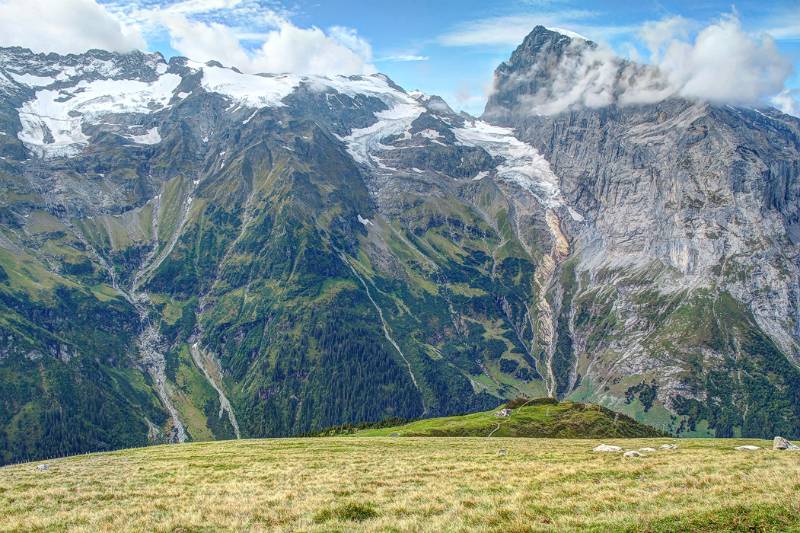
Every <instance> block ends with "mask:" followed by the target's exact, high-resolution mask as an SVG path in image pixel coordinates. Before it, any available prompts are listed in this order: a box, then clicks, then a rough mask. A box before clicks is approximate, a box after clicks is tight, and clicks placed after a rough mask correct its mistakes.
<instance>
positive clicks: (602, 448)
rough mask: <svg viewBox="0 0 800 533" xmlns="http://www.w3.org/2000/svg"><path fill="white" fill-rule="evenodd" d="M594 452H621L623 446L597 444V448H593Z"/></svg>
mask: <svg viewBox="0 0 800 533" xmlns="http://www.w3.org/2000/svg"><path fill="white" fill-rule="evenodd" d="M592 451H593V452H611V453H619V452H621V451H622V448H620V447H619V446H612V445H610V444H601V445H600V446H597V447H596V448H595V449H593V450H592Z"/></svg>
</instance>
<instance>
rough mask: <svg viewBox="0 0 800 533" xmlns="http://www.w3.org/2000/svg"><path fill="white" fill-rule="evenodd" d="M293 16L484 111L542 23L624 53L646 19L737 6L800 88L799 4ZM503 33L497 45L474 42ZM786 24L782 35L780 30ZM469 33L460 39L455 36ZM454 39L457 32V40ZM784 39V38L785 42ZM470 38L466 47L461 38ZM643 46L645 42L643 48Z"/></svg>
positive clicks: (372, 10) (714, 14)
mask: <svg viewBox="0 0 800 533" xmlns="http://www.w3.org/2000/svg"><path fill="white" fill-rule="evenodd" d="M294 9H295V13H296V14H295V15H294V16H293V17H292V20H293V22H295V23H296V24H299V25H303V26H307V25H317V26H321V27H329V26H332V25H346V26H350V27H353V28H355V29H357V30H358V33H359V35H361V36H363V37H364V38H366V39H367V40H368V41H369V42H370V43H371V44H372V47H373V50H374V57H375V59H376V60H375V64H376V66H377V67H378V69H379V70H380V71H382V72H385V73H386V74H388V75H389V76H390V77H392V78H393V79H394V80H395V81H396V82H397V83H399V84H400V85H401V86H403V87H406V88H417V89H420V90H422V91H425V92H428V93H435V94H440V95H443V96H444V97H445V98H446V100H447V101H448V102H450V103H451V104H452V105H453V106H458V107H466V108H467V110H468V111H470V112H480V111H481V110H482V105H483V102H484V92H485V91H486V90H487V86H489V85H490V83H491V78H492V72H493V70H494V68H495V67H496V66H497V65H498V63H500V62H501V61H504V60H505V59H507V58H508V56H509V55H510V53H511V52H512V51H513V50H514V48H515V47H516V45H517V44H519V42H520V41H521V39H522V37H523V36H524V33H522V32H521V31H520V28H526V29H527V28H530V29H532V28H533V26H534V25H535V24H538V23H541V24H543V25H545V26H548V27H551V26H555V27H560V28H564V29H569V30H575V31H577V32H578V33H580V34H582V35H584V36H586V37H588V38H590V39H592V40H596V41H603V42H606V43H608V44H609V45H610V46H611V47H612V48H614V50H615V51H617V52H618V53H620V54H621V55H626V56H627V55H629V46H630V45H631V44H633V45H634V46H636V45H637V31H638V30H639V28H640V27H641V25H642V24H643V23H645V22H647V21H653V20H662V19H665V18H669V17H673V16H682V17H685V18H687V19H690V20H692V21H694V22H695V23H696V25H697V29H698V30H699V29H701V28H702V27H704V26H706V25H708V24H710V23H713V22H714V21H716V20H718V19H719V18H720V17H721V16H722V15H726V14H730V13H732V12H733V11H734V10H735V12H736V13H738V17H739V20H740V21H741V22H742V25H743V27H744V29H745V30H747V31H751V32H754V33H760V32H768V33H773V34H776V45H777V46H778V49H779V50H780V51H781V52H782V53H783V54H785V55H786V56H787V57H789V58H790V59H791V61H792V63H793V64H794V65H795V72H794V74H793V75H792V76H791V78H790V80H789V85H790V86H791V87H795V88H796V87H800V2H798V1H789V0H786V1H775V2H763V1H762V2H759V1H747V2H737V3H736V4H735V6H732V5H731V3H730V2H725V1H707V0H698V1H682V2H668V1H666V2H665V1H650V0H643V1H636V2H631V1H618V0H617V1H589V2H580V1H578V2H570V1H568V0H564V1H561V0H554V1H547V0H502V1H492V2H486V1H475V0H463V1H453V0H440V1H435V2H434V1H420V0H408V1H379V2H372V3H368V4H367V3H365V2H358V1H352V0H351V1H325V2H309V3H298V4H295V7H294ZM481 29H483V30H484V33H483V35H486V36H489V35H496V38H495V39H493V40H492V41H488V42H486V41H484V42H483V43H481V44H477V43H476V44H471V41H470V39H468V37H469V34H470V33H474V34H475V37H476V38H478V37H479V36H480V33H478V32H479V31H480V30H481ZM779 30H780V31H779ZM459 36H463V37H464V39H462V40H461V41H458V40H457V39H456V37H459ZM448 37H449V38H448ZM778 37H780V38H778ZM462 43H463V44H462ZM637 48H641V46H637ZM400 55H415V56H421V57H424V58H427V59H426V60H424V61H408V62H399V61H392V60H381V59H382V58H386V57H393V56H400Z"/></svg>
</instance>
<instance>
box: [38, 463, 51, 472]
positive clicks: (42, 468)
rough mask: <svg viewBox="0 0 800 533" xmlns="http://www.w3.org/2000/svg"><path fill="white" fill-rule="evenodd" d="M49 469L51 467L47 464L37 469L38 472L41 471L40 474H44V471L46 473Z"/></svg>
mask: <svg viewBox="0 0 800 533" xmlns="http://www.w3.org/2000/svg"><path fill="white" fill-rule="evenodd" d="M48 468H50V465H49V464H47V463H45V464H43V465H39V466H37V467H36V470H39V471H40V472H44V471H45V470H47V469H48Z"/></svg>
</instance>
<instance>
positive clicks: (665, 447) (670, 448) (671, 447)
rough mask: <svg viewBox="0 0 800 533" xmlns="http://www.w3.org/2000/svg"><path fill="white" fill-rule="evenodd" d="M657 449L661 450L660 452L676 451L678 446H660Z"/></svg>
mask: <svg viewBox="0 0 800 533" xmlns="http://www.w3.org/2000/svg"><path fill="white" fill-rule="evenodd" d="M659 448H660V449H662V450H677V449H678V445H677V444H662V445H661V446H659Z"/></svg>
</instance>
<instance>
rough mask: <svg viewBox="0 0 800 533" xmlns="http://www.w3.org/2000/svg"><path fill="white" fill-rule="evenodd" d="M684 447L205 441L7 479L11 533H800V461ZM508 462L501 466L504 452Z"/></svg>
mask: <svg viewBox="0 0 800 533" xmlns="http://www.w3.org/2000/svg"><path fill="white" fill-rule="evenodd" d="M672 441H673V440H672V439H668V438H657V439H604V440H602V441H601V440H564V439H561V440H551V439H506V438H499V439H498V438H489V439H487V438H448V439H436V438H415V437H409V438H402V439H397V438H380V437H378V438H360V437H338V438H313V439H277V440H245V441H227V442H207V443H192V444H187V445H178V446H157V447H149V448H140V449H131V450H123V451H118V452H109V453H102V454H92V455H87V456H81V457H71V458H66V459H60V460H56V461H51V462H49V468H48V469H47V470H44V471H40V470H38V469H37V468H36V466H37V465H36V464H31V463H28V464H22V465H15V466H9V467H5V468H0V530H2V531H23V530H24V531H64V530H69V531H78V532H81V531H85V532H89V531H91V532H95V531H156V532H167V531H193V532H194V531H309V532H321V531H464V530H478V531H482V532H501V531H502V532H528V531H531V532H536V531H577V530H579V531H597V532H600V531H603V532H606V531H651V532H660V531H664V532H666V531H798V530H800V509H799V508H798V500H797V497H796V495H797V490H798V487H800V461H798V457H800V456H798V455H797V454H796V453H792V452H773V451H771V450H761V451H757V452H739V451H735V450H734V449H733V447H734V446H736V445H739V444H744V443H753V444H757V445H760V446H769V443H768V442H764V441H753V440H738V439H737V440H693V439H684V440H679V441H677V442H678V444H679V448H678V449H677V450H675V451H670V452H657V453H651V454H648V455H647V456H646V457H642V458H638V459H624V458H623V457H621V455H620V454H598V453H592V452H591V449H592V448H593V447H594V446H596V445H597V444H598V443H600V442H607V443H609V444H618V445H621V446H624V447H625V448H626V449H631V448H632V449H636V448H639V447H643V446H652V447H657V446H658V445H660V444H662V443H666V442H672ZM501 449H502V450H505V453H499V452H500V450H501Z"/></svg>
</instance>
